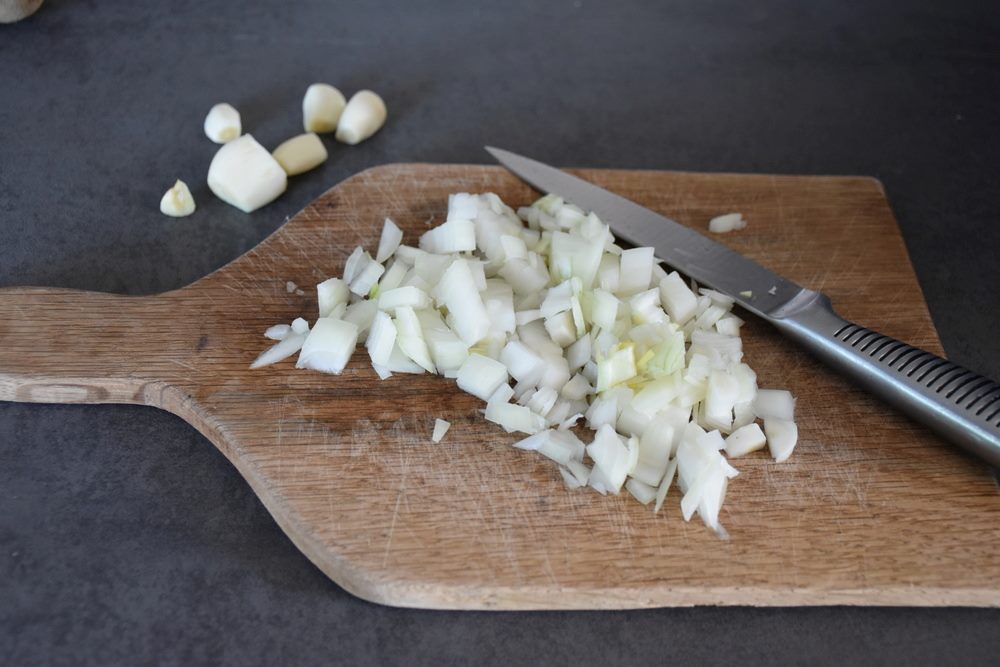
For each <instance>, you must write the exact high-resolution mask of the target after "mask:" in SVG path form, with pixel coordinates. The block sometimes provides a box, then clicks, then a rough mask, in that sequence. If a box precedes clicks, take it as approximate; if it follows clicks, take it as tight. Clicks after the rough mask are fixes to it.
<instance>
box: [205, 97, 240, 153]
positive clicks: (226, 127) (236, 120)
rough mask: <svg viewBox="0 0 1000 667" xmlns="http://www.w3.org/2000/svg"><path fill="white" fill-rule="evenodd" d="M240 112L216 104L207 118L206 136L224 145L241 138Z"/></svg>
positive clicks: (224, 105) (225, 105)
mask: <svg viewBox="0 0 1000 667" xmlns="http://www.w3.org/2000/svg"><path fill="white" fill-rule="evenodd" d="M242 131H243V128H242V126H241V125H240V112H239V111H237V110H236V109H234V108H233V107H232V106H231V105H229V104H225V103H223V104H216V105H215V106H214V107H212V108H211V109H210V110H209V112H208V115H207V116H205V135H206V136H208V138H209V139H211V140H212V141H214V142H215V143H217V144H224V143H227V142H230V141H232V140H233V139H236V138H237V137H239V136H240V134H241V133H242Z"/></svg>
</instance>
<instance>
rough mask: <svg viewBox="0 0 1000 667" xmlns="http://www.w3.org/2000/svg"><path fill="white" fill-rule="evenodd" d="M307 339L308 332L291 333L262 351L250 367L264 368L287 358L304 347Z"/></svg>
mask: <svg viewBox="0 0 1000 667" xmlns="http://www.w3.org/2000/svg"><path fill="white" fill-rule="evenodd" d="M289 330H291V327H289ZM305 340H306V334H299V333H290V334H289V335H287V336H285V338H283V339H282V340H281V342H279V343H277V344H276V345H272V346H271V347H269V348H267V349H266V350H264V351H263V352H261V353H260V356H258V357H257V358H256V359H254V361H253V363H252V364H250V368H263V367H264V366H270V365H271V364H274V363H277V362H279V361H282V360H284V359H287V358H288V357H290V356H292V355H293V354H295V353H296V352H298V351H299V350H300V349H302V344H303V343H304V342H305Z"/></svg>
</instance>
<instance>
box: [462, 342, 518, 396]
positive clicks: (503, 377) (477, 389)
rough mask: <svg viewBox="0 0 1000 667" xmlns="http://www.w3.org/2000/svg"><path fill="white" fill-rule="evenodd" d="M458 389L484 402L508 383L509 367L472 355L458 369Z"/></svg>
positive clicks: (479, 355) (481, 356) (487, 358)
mask: <svg viewBox="0 0 1000 667" xmlns="http://www.w3.org/2000/svg"><path fill="white" fill-rule="evenodd" d="M457 379H458V388H459V389H461V390H462V391H465V392H467V393H470V394H472V395H473V396H476V397H478V398H481V399H483V400H484V401H486V400H489V398H490V395H492V394H493V392H495V391H496V390H497V389H498V388H499V387H500V385H502V384H504V383H505V382H507V367H506V366H504V365H503V364H502V363H500V362H499V361H496V360H495V359H490V358H489V357H484V356H483V355H481V354H476V353H473V354H470V355H469V357H468V358H467V359H466V360H465V363H463V364H462V367H461V368H459V369H458V378H457Z"/></svg>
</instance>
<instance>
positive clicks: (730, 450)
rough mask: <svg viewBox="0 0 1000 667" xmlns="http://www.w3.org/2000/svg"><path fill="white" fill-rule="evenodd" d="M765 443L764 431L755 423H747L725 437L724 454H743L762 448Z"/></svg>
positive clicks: (732, 455) (731, 456) (735, 455)
mask: <svg viewBox="0 0 1000 667" xmlns="http://www.w3.org/2000/svg"><path fill="white" fill-rule="evenodd" d="M766 444H767V438H765V437H764V432H763V431H761V430H760V426H758V425H757V424H747V425H746V426H741V427H740V428H738V429H736V430H735V431H733V432H732V433H730V434H729V436H728V437H726V456H729V457H730V458H733V457H737V456H744V455H746V454H749V453H750V452H755V451H757V450H758V449H763V448H764V445H766Z"/></svg>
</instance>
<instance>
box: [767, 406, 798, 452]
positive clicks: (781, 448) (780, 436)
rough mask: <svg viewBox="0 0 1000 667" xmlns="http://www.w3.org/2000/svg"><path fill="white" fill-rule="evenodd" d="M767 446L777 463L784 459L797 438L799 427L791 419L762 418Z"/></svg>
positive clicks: (796, 441)
mask: <svg viewBox="0 0 1000 667" xmlns="http://www.w3.org/2000/svg"><path fill="white" fill-rule="evenodd" d="M764 433H765V434H766V435H767V446H768V449H770V450H771V456H773V457H774V460H775V461H776V462H777V463H781V462H782V461H784V460H786V459H787V458H788V457H789V456H791V454H792V450H793V449H795V445H796V444H797V443H798V440H799V427H798V426H797V425H796V424H795V422H793V421H789V420H786V419H778V418H776V417H771V418H770V419H764Z"/></svg>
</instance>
